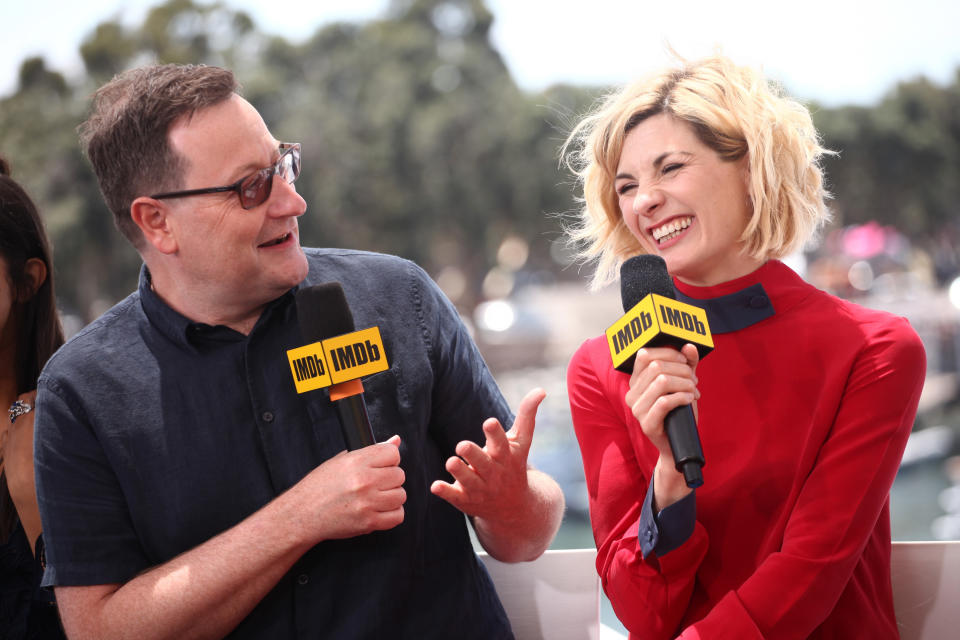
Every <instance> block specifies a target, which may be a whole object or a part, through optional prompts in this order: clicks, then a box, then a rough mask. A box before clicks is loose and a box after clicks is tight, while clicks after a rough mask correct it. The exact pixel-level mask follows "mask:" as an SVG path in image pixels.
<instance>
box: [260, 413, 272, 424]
mask: <svg viewBox="0 0 960 640" xmlns="http://www.w3.org/2000/svg"><path fill="white" fill-rule="evenodd" d="M260 417H261V418H263V421H264V422H273V414H272V413H270V412H269V411H264V412H263V415H262V416H260Z"/></svg>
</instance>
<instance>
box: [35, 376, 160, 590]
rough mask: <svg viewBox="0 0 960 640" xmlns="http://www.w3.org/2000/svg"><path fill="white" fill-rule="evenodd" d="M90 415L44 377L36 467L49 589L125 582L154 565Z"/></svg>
mask: <svg viewBox="0 0 960 640" xmlns="http://www.w3.org/2000/svg"><path fill="white" fill-rule="evenodd" d="M84 416H85V413H84V412H83V410H82V408H81V407H80V404H79V402H76V401H74V400H71V395H70V394H69V392H67V391H65V390H64V389H63V388H62V387H61V386H60V385H58V384H57V383H56V382H55V381H53V380H52V379H50V378H49V377H47V376H41V378H40V382H39V384H38V392H37V418H36V431H35V435H34V460H35V465H36V469H35V473H36V482H37V497H38V503H39V506H40V517H41V521H42V523H43V537H44V548H45V549H44V550H45V555H46V570H45V571H44V576H43V582H42V586H44V587H49V586H64V585H90V584H107V583H116V582H124V581H126V580H128V579H130V578H131V577H132V576H134V575H136V574H137V573H139V572H140V571H142V570H143V569H145V568H147V567H149V566H150V563H149V560H148V559H147V557H146V555H145V554H144V552H143V549H142V547H141V545H140V543H139V540H138V537H137V535H136V531H135V530H134V527H133V523H132V522H131V519H130V516H129V513H128V511H127V508H126V500H125V499H124V495H123V491H122V489H121V488H120V485H119V482H118V481H117V478H116V476H115V474H114V473H113V471H112V469H111V466H110V464H109V462H108V460H107V457H106V455H105V453H104V451H103V448H102V447H101V446H100V443H99V441H98V439H97V437H96V435H95V434H94V432H93V430H92V428H91V426H90V425H89V424H88V422H87V420H86V419H85V417H84Z"/></svg>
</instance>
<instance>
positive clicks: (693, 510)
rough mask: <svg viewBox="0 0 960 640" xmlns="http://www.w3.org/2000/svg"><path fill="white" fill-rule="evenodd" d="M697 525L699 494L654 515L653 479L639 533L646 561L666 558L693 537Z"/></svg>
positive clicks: (686, 497) (651, 479)
mask: <svg viewBox="0 0 960 640" xmlns="http://www.w3.org/2000/svg"><path fill="white" fill-rule="evenodd" d="M696 521H697V492H696V490H694V491H691V492H690V493H689V494H687V495H686V496H684V497H683V498H682V499H681V500H679V501H678V502H675V503H673V504H672V505H670V506H669V507H667V508H666V509H663V510H661V511H660V513H658V514H656V515H654V513H653V478H650V485H649V486H648V487H647V495H646V497H645V498H644V499H643V506H642V507H641V509H640V525H639V531H638V532H637V540H639V541H640V552H641V553H642V554H643V557H644V558H646V557H647V556H649V555H650V554H651V553H654V554H656V555H658V556H662V555H664V554H665V553H669V552H670V551H673V550H674V549H676V548H677V547H679V546H680V545H682V544H683V543H684V542H686V541H687V540H688V539H689V538H690V536H692V535H693V527H694V525H695V524H696Z"/></svg>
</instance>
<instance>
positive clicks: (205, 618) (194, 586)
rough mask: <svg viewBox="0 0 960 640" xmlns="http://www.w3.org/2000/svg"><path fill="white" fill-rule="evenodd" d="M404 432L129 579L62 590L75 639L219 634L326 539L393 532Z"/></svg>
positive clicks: (335, 462)
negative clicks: (301, 558) (238, 522)
mask: <svg viewBox="0 0 960 640" xmlns="http://www.w3.org/2000/svg"><path fill="white" fill-rule="evenodd" d="M399 442H400V440H399V438H398V437H396V436H394V437H393V438H391V439H390V440H389V441H388V442H386V443H382V444H378V445H373V446H370V447H366V448H364V449H360V450H358V451H353V452H349V453H341V454H339V455H337V456H335V457H333V458H331V459H330V460H328V461H326V462H324V463H323V464H321V465H320V466H319V467H317V468H316V469H314V470H313V471H312V472H310V473H309V474H308V475H307V476H306V477H305V478H304V479H303V480H301V481H300V482H299V483H297V484H296V485H294V486H293V487H291V488H290V489H289V490H288V491H287V492H285V493H284V494H282V495H281V496H279V497H278V498H276V499H275V500H274V501H272V502H271V503H269V504H268V505H266V506H265V507H263V508H262V509H260V510H259V511H257V512H256V513H254V514H252V515H251V516H249V517H248V518H247V519H245V520H244V521H243V522H241V523H240V524H238V525H236V526H235V527H233V528H231V529H228V530H227V531H225V532H223V533H221V534H219V535H217V536H216V537H214V538H211V539H210V540H208V541H207V542H205V543H203V544H201V545H199V546H197V547H195V548H194V549H191V550H190V551H187V552H185V553H183V554H181V555H179V556H177V557H176V558H174V559H172V560H170V561H169V562H166V563H165V564H163V565H160V566H157V567H154V568H152V569H150V570H149V571H146V572H145V573H142V574H140V575H139V576H137V577H135V578H133V579H132V580H130V581H129V582H127V583H125V584H122V585H120V584H104V585H94V586H82V587H57V589H56V592H57V601H58V604H59V607H60V615H61V619H62V620H63V624H64V628H65V629H66V631H67V634H68V635H69V636H70V638H75V639H81V640H82V639H85V638H96V639H108V638H143V639H148V638H150V639H152V638H220V637H223V636H224V635H226V634H227V633H229V632H230V631H231V630H232V629H233V628H234V627H236V625H237V624H239V623H240V621H241V620H243V618H244V617H246V615H247V614H248V613H250V611H251V610H252V609H253V608H254V607H255V606H256V605H257V603H258V602H260V600H261V599H262V598H263V597H264V596H265V595H266V594H267V592H268V591H270V589H272V588H273V586H274V585H275V584H276V583H277V582H278V581H279V580H280V579H281V578H282V577H283V575H284V574H285V573H286V572H287V571H288V570H289V569H290V567H292V566H293V564H294V563H295V562H296V561H297V560H298V559H299V558H300V556H302V555H303V554H304V553H305V552H306V551H307V550H309V549H310V548H311V547H313V546H314V545H315V544H317V543H318V542H320V541H322V540H327V539H334V538H349V537H352V536H356V535H361V534H364V533H369V532H371V531H376V530H384V529H390V528H393V527H395V526H397V525H398V524H400V523H401V522H402V521H403V503H404V502H405V500H406V493H405V492H404V489H403V487H402V484H403V481H404V475H403V470H402V469H401V468H400V467H399V466H398V465H399V462H400V452H399V449H398V445H399Z"/></svg>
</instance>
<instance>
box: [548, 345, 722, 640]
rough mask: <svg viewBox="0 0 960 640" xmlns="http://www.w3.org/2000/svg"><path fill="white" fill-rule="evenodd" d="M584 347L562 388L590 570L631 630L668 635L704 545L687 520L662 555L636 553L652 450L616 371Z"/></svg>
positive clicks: (700, 534)
mask: <svg viewBox="0 0 960 640" xmlns="http://www.w3.org/2000/svg"><path fill="white" fill-rule="evenodd" d="M590 344H591V343H589V342H588V343H586V344H585V345H583V346H581V348H580V349H579V350H578V351H577V352H576V353H575V354H574V356H573V359H572V360H571V362H570V366H569V368H568V370H567V391H568V394H569V398H570V410H571V414H572V417H573V426H574V430H575V432H576V435H577V440H578V442H579V445H580V451H581V455H582V458H583V467H584V474H585V477H586V482H587V491H588V496H589V501H590V520H591V524H592V526H593V534H594V540H595V541H596V545H597V572H598V573H599V574H600V579H601V581H602V583H603V588H604V591H605V592H606V594H607V597H608V598H609V600H610V603H611V605H612V606H613V609H614V611H615V612H616V614H617V617H618V618H619V619H620V620H621V621H622V622H623V624H624V626H626V628H627V629H628V630H630V631H631V633H635V634H638V635H642V637H644V638H651V639H657V640H659V639H663V638H673V637H674V636H675V635H676V633H677V630H678V627H679V625H680V621H681V619H682V617H683V615H684V613H685V612H686V610H687V608H688V606H689V603H690V596H691V594H692V592H693V587H694V582H695V579H696V573H697V569H698V567H699V566H700V563H701V562H702V560H703V557H704V556H705V554H706V551H707V548H708V538H707V534H706V531H705V529H704V528H703V526H702V525H701V524H700V523H699V522H695V523H694V527H693V532H692V534H691V535H690V536H689V539H687V540H686V541H685V542H684V543H683V544H681V545H680V546H678V547H677V548H675V549H672V550H670V552H669V553H664V554H663V555H662V556H661V555H658V554H657V553H656V550H654V552H653V553H650V554H644V553H643V552H642V550H641V545H640V542H639V541H638V539H637V534H638V530H639V526H640V519H641V511H642V509H643V504H644V496H645V495H646V493H647V489H648V487H649V483H650V472H651V471H652V469H653V464H654V463H655V461H656V457H657V451H656V448H655V447H654V446H653V445H652V444H651V443H650V442H649V441H648V440H647V438H646V436H644V435H643V433H642V432H641V431H640V429H639V425H636V427H637V428H635V429H632V428H631V427H633V426H634V424H631V423H630V422H629V421H628V418H627V409H626V406H625V404H624V400H623V398H622V397H620V395H619V391H618V389H619V388H620V387H619V385H617V384H616V383H615V382H614V381H613V380H612V378H613V376H616V375H623V374H619V373H617V372H615V371H614V370H613V368H612V365H611V364H610V362H609V361H607V362H592V361H591V349H590ZM600 359H602V358H600ZM629 420H632V416H630V417H629ZM635 422H636V421H635V420H633V423H635ZM678 504H679V503H678ZM651 546H654V545H651Z"/></svg>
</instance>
